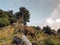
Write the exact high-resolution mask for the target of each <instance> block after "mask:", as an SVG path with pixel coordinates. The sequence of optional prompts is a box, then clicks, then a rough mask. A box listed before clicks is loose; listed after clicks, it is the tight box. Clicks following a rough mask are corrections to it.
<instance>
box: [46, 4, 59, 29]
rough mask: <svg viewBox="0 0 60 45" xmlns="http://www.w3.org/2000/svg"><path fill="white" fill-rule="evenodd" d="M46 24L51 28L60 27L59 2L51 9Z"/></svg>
mask: <svg viewBox="0 0 60 45" xmlns="http://www.w3.org/2000/svg"><path fill="white" fill-rule="evenodd" d="M46 24H47V25H49V26H51V27H52V28H53V29H58V28H60V4H59V5H58V6H57V7H56V8H55V9H54V11H52V13H51V15H50V17H49V18H48V19H46Z"/></svg>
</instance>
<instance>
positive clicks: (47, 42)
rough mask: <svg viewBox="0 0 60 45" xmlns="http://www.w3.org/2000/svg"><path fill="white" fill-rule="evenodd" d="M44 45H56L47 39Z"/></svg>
mask: <svg viewBox="0 0 60 45" xmlns="http://www.w3.org/2000/svg"><path fill="white" fill-rule="evenodd" d="M43 44H44V45H54V44H53V42H52V41H51V40H49V39H45V40H44V41H43Z"/></svg>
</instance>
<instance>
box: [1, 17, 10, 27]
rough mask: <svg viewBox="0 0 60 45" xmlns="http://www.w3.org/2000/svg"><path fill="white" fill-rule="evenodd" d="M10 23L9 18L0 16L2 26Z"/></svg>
mask: <svg viewBox="0 0 60 45" xmlns="http://www.w3.org/2000/svg"><path fill="white" fill-rule="evenodd" d="M7 25H9V21H8V19H7V18H0V27H4V26H7Z"/></svg>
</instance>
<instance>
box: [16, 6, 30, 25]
mask: <svg viewBox="0 0 60 45" xmlns="http://www.w3.org/2000/svg"><path fill="white" fill-rule="evenodd" d="M16 17H17V18H18V19H20V18H22V20H21V21H22V23H23V24H24V25H27V22H29V19H30V14H29V10H27V9H26V8H25V7H20V9H19V12H17V13H16Z"/></svg>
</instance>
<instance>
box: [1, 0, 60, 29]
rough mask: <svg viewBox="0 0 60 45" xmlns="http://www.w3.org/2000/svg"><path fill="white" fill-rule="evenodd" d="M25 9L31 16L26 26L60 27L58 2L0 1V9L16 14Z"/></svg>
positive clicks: (51, 0)
mask: <svg viewBox="0 0 60 45" xmlns="http://www.w3.org/2000/svg"><path fill="white" fill-rule="evenodd" d="M21 6H24V7H26V8H27V9H28V10H29V11H30V14H31V17H30V23H29V24H28V25H35V26H37V25H39V26H41V27H42V26H45V25H49V26H51V27H52V28H54V29H58V28H59V27H60V0H0V9H2V10H13V11H14V12H17V11H18V10H19V7H21Z"/></svg>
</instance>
